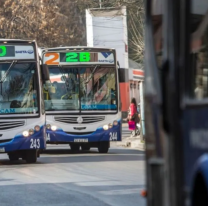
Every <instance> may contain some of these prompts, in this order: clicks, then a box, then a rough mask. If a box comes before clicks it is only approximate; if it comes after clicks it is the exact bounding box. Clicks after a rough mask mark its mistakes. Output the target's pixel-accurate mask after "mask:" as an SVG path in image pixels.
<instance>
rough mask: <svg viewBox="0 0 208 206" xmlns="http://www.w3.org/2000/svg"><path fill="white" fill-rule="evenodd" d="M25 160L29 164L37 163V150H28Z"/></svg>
mask: <svg viewBox="0 0 208 206" xmlns="http://www.w3.org/2000/svg"><path fill="white" fill-rule="evenodd" d="M24 159H25V160H26V162H27V163H35V162H36V161H37V150H27V151H26V155H25V158H24Z"/></svg>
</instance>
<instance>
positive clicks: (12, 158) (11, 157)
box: [8, 153, 19, 161]
mask: <svg viewBox="0 0 208 206" xmlns="http://www.w3.org/2000/svg"><path fill="white" fill-rule="evenodd" d="M8 156H9V160H10V161H17V160H19V156H18V155H17V154H15V153H9V154H8Z"/></svg>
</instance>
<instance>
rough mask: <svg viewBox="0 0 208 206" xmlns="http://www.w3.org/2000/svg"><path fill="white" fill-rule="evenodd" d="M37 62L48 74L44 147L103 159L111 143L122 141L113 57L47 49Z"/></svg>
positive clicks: (93, 50) (87, 51) (86, 51)
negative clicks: (58, 146)
mask: <svg viewBox="0 0 208 206" xmlns="http://www.w3.org/2000/svg"><path fill="white" fill-rule="evenodd" d="M42 62H43V64H47V65H48V67H49V74H50V84H45V85H44V99H45V109H46V130H47V143H50V144H69V145H70V147H71V150H72V151H78V150H79V149H80V148H81V149H82V150H85V151H87V150H90V148H93V147H94V148H98V151H99V152H100V153H107V152H108V150H109V147H110V141H121V126H122V123H121V111H120V107H119V104H120V102H119V82H118V67H117V61H116V51H115V50H114V49H106V48H105V49H104V48H89V47H59V48H47V49H42Z"/></svg>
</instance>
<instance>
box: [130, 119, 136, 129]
mask: <svg viewBox="0 0 208 206" xmlns="http://www.w3.org/2000/svg"><path fill="white" fill-rule="evenodd" d="M128 124H129V130H135V129H136V125H135V122H134V121H131V120H130V121H129V122H128Z"/></svg>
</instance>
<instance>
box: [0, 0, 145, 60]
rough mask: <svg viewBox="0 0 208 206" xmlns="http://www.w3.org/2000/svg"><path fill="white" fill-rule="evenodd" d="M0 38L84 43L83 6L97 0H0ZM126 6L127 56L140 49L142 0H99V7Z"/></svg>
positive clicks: (137, 55) (137, 54) (139, 57)
mask: <svg viewBox="0 0 208 206" xmlns="http://www.w3.org/2000/svg"><path fill="white" fill-rule="evenodd" d="M0 5H1V7H0V38H19V39H36V40H37V42H38V44H39V46H48V47H51V46H59V45H68V46H71V45H73V46H75V45H86V29H85V9H86V8H99V0H0ZM118 6H127V9H128V17H127V19H128V34H129V54H130V58H132V59H134V60H136V61H138V62H141V61H142V59H143V52H144V41H143V14H144V8H143V0H102V7H118Z"/></svg>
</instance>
